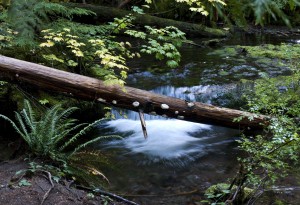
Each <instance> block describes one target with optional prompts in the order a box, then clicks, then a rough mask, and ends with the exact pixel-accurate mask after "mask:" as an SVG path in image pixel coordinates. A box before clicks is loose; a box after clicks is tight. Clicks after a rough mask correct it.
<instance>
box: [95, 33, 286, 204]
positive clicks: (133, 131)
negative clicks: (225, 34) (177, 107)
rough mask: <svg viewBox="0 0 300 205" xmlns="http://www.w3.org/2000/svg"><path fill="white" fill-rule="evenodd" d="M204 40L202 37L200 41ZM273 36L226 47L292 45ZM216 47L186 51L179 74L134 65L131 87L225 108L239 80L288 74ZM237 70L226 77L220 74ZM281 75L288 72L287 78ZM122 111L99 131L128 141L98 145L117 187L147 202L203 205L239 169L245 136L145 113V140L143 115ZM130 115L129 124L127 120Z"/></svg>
mask: <svg viewBox="0 0 300 205" xmlns="http://www.w3.org/2000/svg"><path fill="white" fill-rule="evenodd" d="M202 40H203V39H195V42H200V41H202ZM288 40H290V39H278V38H277V39H274V37H272V36H267V35H262V36H257V35H239V36H237V37H235V38H230V39H228V40H226V41H225V45H226V46H230V45H259V44H264V43H274V44H277V43H278V42H283V41H288ZM215 51H216V49H212V48H199V47H193V46H184V47H183V48H182V49H181V53H182V62H181V65H180V67H179V68H177V69H174V70H170V69H166V68H164V69H162V68H163V65H162V64H161V63H160V62H156V61H154V60H153V59H152V58H146V59H145V58H143V61H134V62H130V67H131V68H133V70H134V72H132V73H131V74H130V75H129V77H128V81H127V85H129V86H132V87H137V88H141V89H145V90H150V91H152V92H155V93H159V94H163V95H167V96H173V97H177V98H181V99H185V100H188V101H201V102H205V103H215V102H219V104H221V105H222V104H223V103H226V102H227V101H226V100H225V101H224V100H221V101H215V99H218V98H220V97H222V96H224V94H226V93H234V95H235V96H238V95H239V91H240V88H239V86H238V85H237V84H236V82H237V81H238V80H239V79H240V78H241V77H242V78H256V77H258V75H259V72H261V71H264V72H266V71H267V72H268V74H270V75H278V74H284V72H285V71H284V69H282V68H277V67H276V66H274V67H269V68H268V70H266V68H265V67H264V66H262V65H260V64H258V63H253V62H252V61H251V60H250V59H247V58H245V57H244V56H242V55H241V56H231V55H230V53H223V54H220V53H216V52H215ZM224 69H226V70H231V72H232V73H230V75H223V74H222V73H220V70H221V71H222V70H224ZM280 72H281V73H280ZM120 112H121V111H120V110H117V109H116V110H114V112H113V113H114V115H115V116H116V120H111V121H109V122H108V123H107V124H105V125H104V126H101V127H99V130H100V131H101V134H103V132H104V133H105V134H118V135H121V136H122V137H123V139H122V140H113V141H110V142H107V143H101V144H99V145H98V146H97V147H98V148H99V149H101V150H102V151H103V152H107V153H109V155H110V156H111V158H110V161H111V164H113V165H114V168H113V169H110V170H108V171H107V172H104V173H105V175H106V176H107V177H108V178H109V179H110V183H111V184H110V189H111V191H113V192H116V193H120V194H122V195H125V196H127V197H129V198H131V199H133V200H134V201H136V202H137V203H139V204H147V205H152V204H153V205H156V204H172V205H176V204H178V205H181V204H189V203H192V202H197V201H198V202H199V201H200V200H201V199H202V195H201V193H203V191H204V190H205V189H206V188H208V187H209V186H210V185H212V184H215V183H221V182H226V180H227V179H228V178H229V177H232V176H234V174H235V173H236V171H237V159H236V158H237V156H238V155H239V151H238V149H237V144H236V142H235V140H236V139H238V137H239V134H240V131H239V130H234V129H228V128H223V127H218V126H211V125H204V124H199V123H198V124H197V123H191V122H186V121H180V120H175V119H165V118H162V117H158V116H150V115H145V119H146V125H147V132H148V138H147V139H144V136H143V132H142V129H141V125H140V121H139V117H138V114H137V113H135V112H126V111H122V115H120V114H119V113H120ZM124 115H126V116H127V118H125V117H124Z"/></svg>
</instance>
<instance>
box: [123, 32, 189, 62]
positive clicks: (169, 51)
mask: <svg viewBox="0 0 300 205" xmlns="http://www.w3.org/2000/svg"><path fill="white" fill-rule="evenodd" d="M145 28H146V33H145V32H138V31H134V30H127V31H125V33H126V34H128V35H130V36H133V37H136V38H140V39H143V40H146V41H147V44H145V45H142V46H141V47H142V49H141V52H142V53H146V54H153V55H155V58H156V59H158V60H163V59H164V58H166V59H167V65H168V66H169V67H171V68H174V67H176V66H178V62H179V61H180V57H181V55H180V53H179V51H178V50H177V47H180V46H181V45H182V42H183V41H184V40H185V37H184V35H185V34H184V33H183V32H181V31H180V30H178V29H177V28H175V27H172V26H168V27H166V28H164V29H156V28H152V27H150V26H145Z"/></svg>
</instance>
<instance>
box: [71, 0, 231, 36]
mask: <svg viewBox="0 0 300 205" xmlns="http://www.w3.org/2000/svg"><path fill="white" fill-rule="evenodd" d="M66 5H68V6H70V7H78V8H82V9H87V10H90V11H93V12H95V13H96V14H97V16H95V17H92V16H91V17H89V18H91V19H90V20H89V22H88V23H90V22H91V21H95V20H96V21H104V20H110V21H112V20H113V19H114V18H121V17H124V16H125V15H127V14H129V13H130V12H129V11H126V10H122V9H117V8H112V7H106V6H98V5H92V4H75V3H68V4H66ZM134 16H135V17H136V19H135V20H134V23H135V24H138V25H149V26H156V27H160V28H161V27H166V26H175V27H177V28H178V29H179V30H181V31H183V32H185V33H186V35H187V36H195V37H225V36H227V35H228V32H227V31H225V30H221V29H215V28H209V27H206V26H204V25H201V24H193V23H187V22H181V21H175V20H171V19H164V18H159V17H155V16H150V15H147V14H143V15H142V14H135V15H134Z"/></svg>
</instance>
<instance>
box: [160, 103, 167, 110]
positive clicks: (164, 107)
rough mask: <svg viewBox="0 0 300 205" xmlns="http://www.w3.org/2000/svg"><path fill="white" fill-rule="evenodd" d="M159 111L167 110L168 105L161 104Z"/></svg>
mask: <svg viewBox="0 0 300 205" xmlns="http://www.w3.org/2000/svg"><path fill="white" fill-rule="evenodd" d="M160 107H161V109H163V110H167V109H169V105H167V104H161V106H160Z"/></svg>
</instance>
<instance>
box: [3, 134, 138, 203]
mask: <svg viewBox="0 0 300 205" xmlns="http://www.w3.org/2000/svg"><path fill="white" fill-rule="evenodd" d="M0 140H1V136H0ZM18 143H19V142H16V141H13V142H5V141H4V140H3V139H2V140H1V144H0V204H1V205H2V204H3V205H4V204H7V205H23V204H24V205H28V204H30V205H71V204H72V205H98V204H105V205H109V204H115V205H123V204H130V203H125V202H124V201H117V200H115V199H112V198H111V197H108V196H105V195H102V194H95V193H92V191H87V190H84V189H77V188H75V186H73V185H75V184H73V183H72V182H71V181H67V180H60V182H59V183H57V182H55V181H54V180H53V178H52V177H51V175H50V173H49V172H46V171H37V172H34V173H33V174H32V175H30V176H28V174H26V175H24V174H19V175H17V174H16V173H17V172H19V171H21V170H27V169H28V168H29V164H28V162H26V160H25V155H24V154H21V153H20V150H22V148H21V147H20V146H19V145H18ZM21 152H22V151H21ZM14 155H16V156H14ZM50 178H52V179H50ZM133 204H134V203H133Z"/></svg>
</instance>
